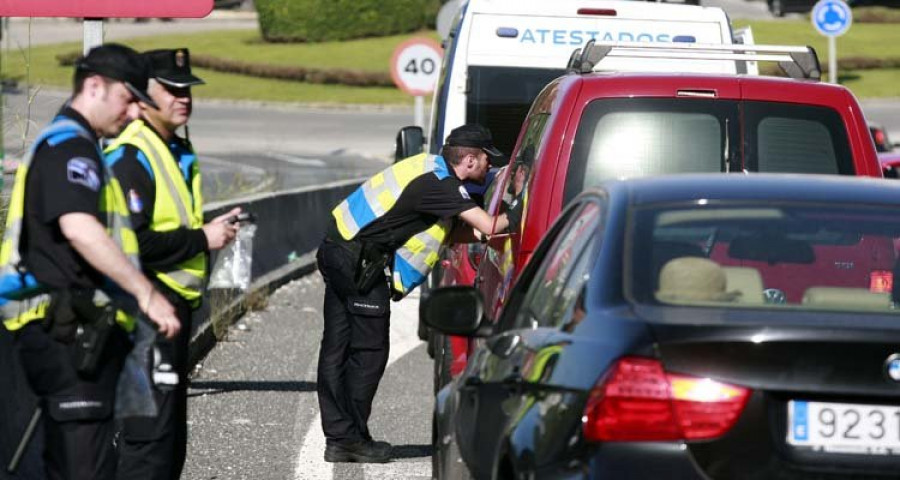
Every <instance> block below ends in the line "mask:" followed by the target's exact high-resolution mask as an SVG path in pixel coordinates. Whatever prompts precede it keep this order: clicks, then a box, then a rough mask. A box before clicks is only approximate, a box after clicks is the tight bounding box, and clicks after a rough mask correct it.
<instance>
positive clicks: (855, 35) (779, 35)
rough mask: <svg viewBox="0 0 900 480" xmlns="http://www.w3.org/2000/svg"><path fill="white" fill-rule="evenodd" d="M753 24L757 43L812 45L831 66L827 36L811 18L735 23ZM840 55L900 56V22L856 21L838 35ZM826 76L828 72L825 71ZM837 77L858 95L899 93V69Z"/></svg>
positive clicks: (739, 23)
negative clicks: (845, 31)
mask: <svg viewBox="0 0 900 480" xmlns="http://www.w3.org/2000/svg"><path fill="white" fill-rule="evenodd" d="M747 25H749V26H750V27H752V28H753V38H754V40H755V41H756V43H759V44H769V45H810V46H812V47H813V48H815V49H816V53H818V54H819V62H820V63H821V64H822V66H823V67H824V68H827V66H828V55H829V53H828V38H827V37H825V36H823V35H820V34H819V32H817V31H816V29H815V28H814V27H813V26H812V24H811V23H810V21H809V20H808V19H805V20H793V21H751V22H748V21H746V20H735V21H734V26H735V28H737V27H744V26H747ZM837 55H838V58H839V59H840V58H845V57H873V58H898V57H900V24H897V23H859V24H853V26H851V27H850V30H848V31H847V33H846V34H844V35H842V36H840V37H838V38H837ZM823 78H825V79H827V78H828V74H825V75H823ZM838 81H839V82H840V83H841V84H842V85H844V86H845V87H847V88H849V89H850V90H852V91H853V93H854V95H856V96H857V97H859V98H872V97H900V70H897V69H884V70H855V71H844V70H840V71H839V72H838Z"/></svg>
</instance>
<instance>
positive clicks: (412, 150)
mask: <svg viewBox="0 0 900 480" xmlns="http://www.w3.org/2000/svg"><path fill="white" fill-rule="evenodd" d="M423 151H425V133H424V132H423V131H422V127H415V126H409V127H403V128H401V129H400V131H399V132H397V141H396V144H395V145H394V162H395V163H396V162H398V161H400V160H403V159H404V158H407V157H411V156H413V155H417V154H419V153H422V152H423Z"/></svg>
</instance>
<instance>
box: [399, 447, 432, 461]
mask: <svg viewBox="0 0 900 480" xmlns="http://www.w3.org/2000/svg"><path fill="white" fill-rule="evenodd" d="M430 456H431V445H394V447H393V448H391V458H393V459H395V460H399V459H401V458H421V457H430Z"/></svg>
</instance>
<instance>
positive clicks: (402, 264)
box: [392, 219, 453, 296]
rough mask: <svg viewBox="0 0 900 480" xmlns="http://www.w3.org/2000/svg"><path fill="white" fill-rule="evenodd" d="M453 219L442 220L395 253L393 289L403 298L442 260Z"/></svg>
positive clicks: (411, 239) (407, 242)
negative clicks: (442, 246)
mask: <svg viewBox="0 0 900 480" xmlns="http://www.w3.org/2000/svg"><path fill="white" fill-rule="evenodd" d="M452 223H453V221H452V220H451V219H446V220H441V221H439V222H438V223H435V224H434V225H432V226H431V227H430V228H429V229H428V230H425V231H424V232H420V233H417V234H416V235H414V236H413V237H412V238H410V239H409V240H407V241H406V243H405V244H403V246H402V247H400V248H398V249H397V251H396V252H395V253H394V269H393V282H392V285H393V288H394V291H395V292H396V293H398V294H400V295H401V296H406V295H407V294H409V292H410V291H412V289H414V288H416V287H417V286H419V285H420V284H421V283H422V282H424V281H425V279H426V278H428V273H429V272H431V270H432V269H433V268H434V266H435V264H437V262H438V259H439V258H440V249H441V245H443V244H444V239H446V238H447V235H449V233H450V226H451V225H452Z"/></svg>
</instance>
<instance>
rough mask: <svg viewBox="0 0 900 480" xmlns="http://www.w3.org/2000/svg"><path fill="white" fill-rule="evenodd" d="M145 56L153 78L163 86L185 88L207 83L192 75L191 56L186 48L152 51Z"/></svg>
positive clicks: (144, 54)
mask: <svg viewBox="0 0 900 480" xmlns="http://www.w3.org/2000/svg"><path fill="white" fill-rule="evenodd" d="M143 56H144V57H145V58H146V59H147V61H148V62H149V63H150V69H151V70H152V73H151V75H152V77H153V78H155V79H156V80H157V81H158V82H160V83H162V84H165V85H169V86H172V87H177V88H184V87H190V86H192V85H202V84H204V83H206V82H204V81H203V80H201V79H200V78H199V77H197V76H195V75H194V74H192V73H191V54H190V52H189V51H188V49H186V48H174V49H161V50H150V51H147V52H144V53H143Z"/></svg>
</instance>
